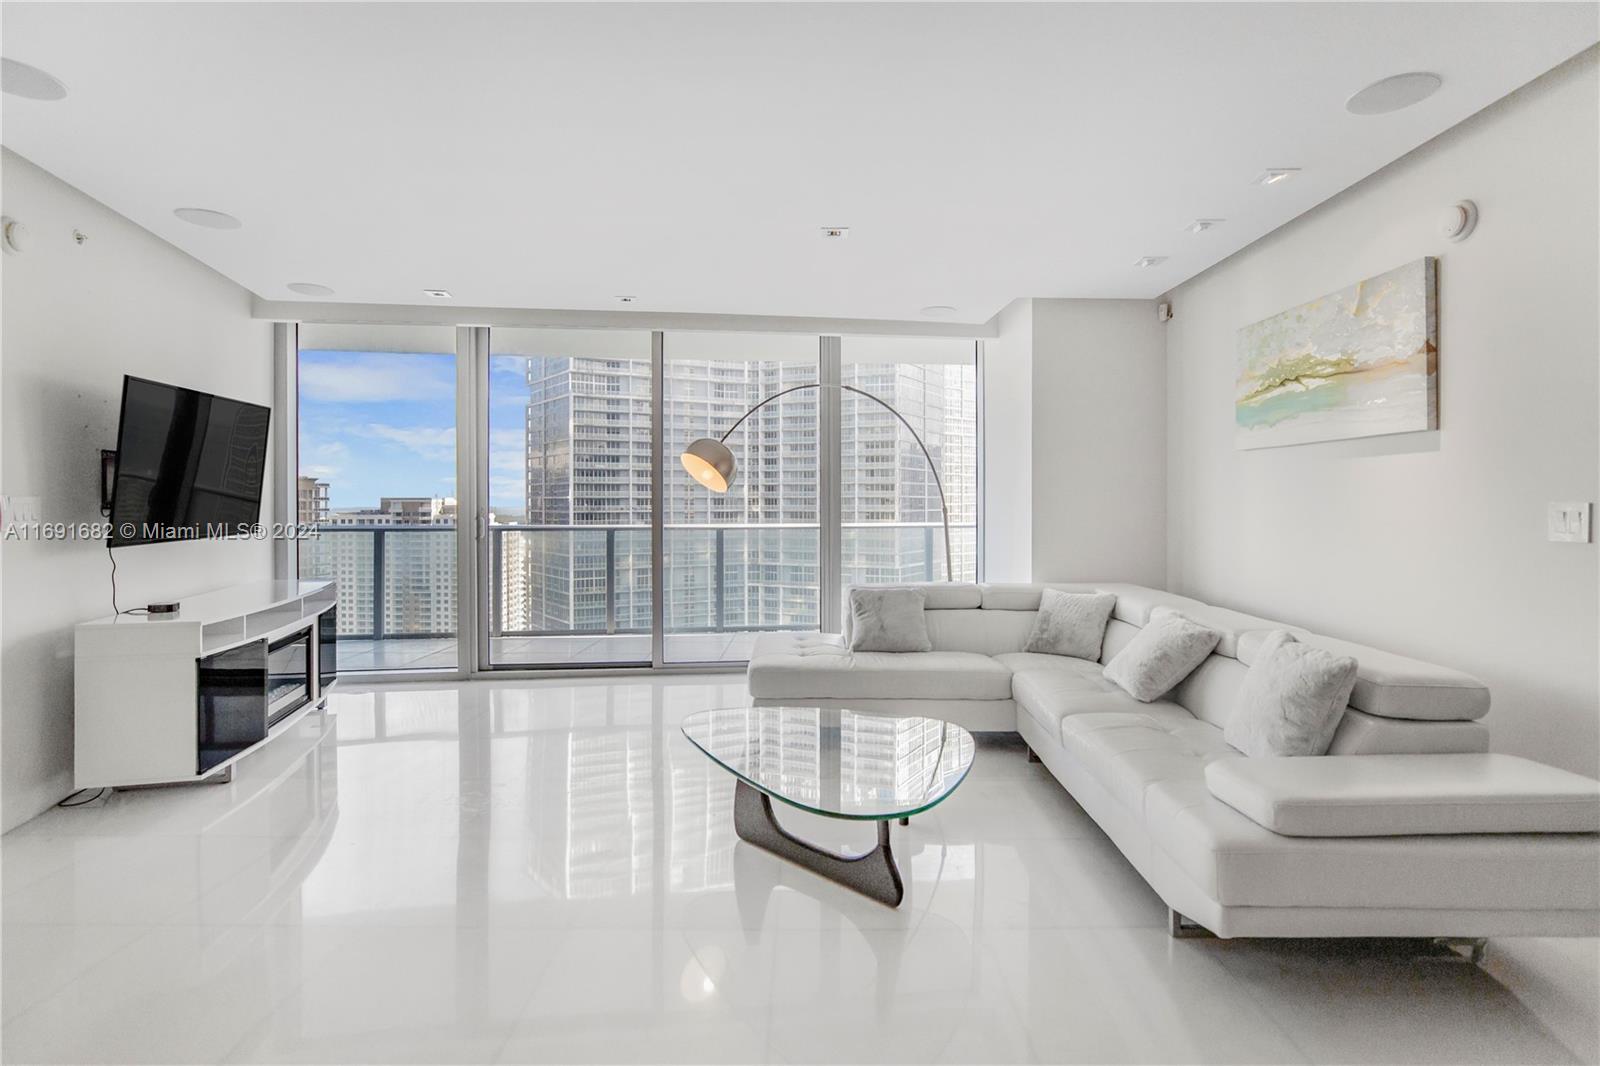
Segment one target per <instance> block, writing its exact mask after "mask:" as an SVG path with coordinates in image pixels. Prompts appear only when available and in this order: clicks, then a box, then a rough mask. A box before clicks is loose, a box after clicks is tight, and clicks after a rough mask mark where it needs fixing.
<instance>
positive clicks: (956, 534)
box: [840, 337, 978, 586]
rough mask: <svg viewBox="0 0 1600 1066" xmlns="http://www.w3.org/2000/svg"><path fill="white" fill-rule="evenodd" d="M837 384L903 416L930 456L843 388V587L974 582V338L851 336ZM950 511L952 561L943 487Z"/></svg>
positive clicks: (890, 418) (893, 421)
mask: <svg viewBox="0 0 1600 1066" xmlns="http://www.w3.org/2000/svg"><path fill="white" fill-rule="evenodd" d="M841 362H842V364H843V365H842V367H841V371H840V382H841V384H844V385H847V386H852V387H854V388H857V389H861V390H863V391H864V392H868V393H871V394H872V396H874V397H877V398H878V399H880V400H882V401H883V402H884V403H887V404H888V405H889V406H891V407H893V408H894V410H895V411H898V412H899V413H900V415H901V416H903V417H904V418H905V420H906V422H908V423H909V424H910V426H911V428H912V429H914V430H915V431H916V433H917V434H918V435H919V436H921V437H922V440H923V442H924V443H925V444H926V445H927V448H928V453H929V456H931V458H932V461H933V463H934V464H937V467H938V478H939V482H936V481H935V472H934V469H933V467H932V466H930V465H929V459H928V457H927V456H924V455H923V453H922V449H921V448H919V447H918V446H917V442H916V440H915V438H913V437H912V435H911V434H910V433H909V432H907V430H906V427H905V426H903V425H902V424H901V423H900V421H899V419H897V418H895V416H894V415H893V414H892V413H890V412H889V411H888V410H885V409H884V407H883V406H881V405H880V404H878V403H876V402H874V401H873V400H871V399H868V398H867V397H864V396H861V395H859V394H857V393H852V392H850V391H848V390H847V391H845V392H844V393H843V395H842V398H841V400H842V410H841V412H840V439H841V444H840V525H841V531H840V553H841V560H840V563H841V565H840V574H841V578H842V581H843V584H844V585H846V586H849V585H881V584H892V583H897V582H907V581H943V580H945V579H946V578H947V577H949V578H950V579H952V580H956V581H976V580H977V577H978V536H977V531H978V525H977V513H978V398H977V392H978V373H977V346H976V344H975V343H974V342H972V341H970V340H949V339H944V338H935V339H927V338H904V337H845V338H844V340H843V344H842V348H841ZM939 483H942V485H943V488H944V499H945V503H946V504H947V505H948V506H949V508H950V535H951V544H950V549H951V550H950V561H951V566H952V572H951V573H950V574H948V575H947V574H946V572H945V547H944V522H943V516H942V514H941V506H940V498H939V489H938V485H939Z"/></svg>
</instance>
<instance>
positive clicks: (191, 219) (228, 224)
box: [172, 207, 242, 229]
mask: <svg viewBox="0 0 1600 1066" xmlns="http://www.w3.org/2000/svg"><path fill="white" fill-rule="evenodd" d="M172 213H173V214H174V215H177V216H178V217H179V218H181V219H183V220H184V221H185V222H188V223H190V224H191V225H195V226H204V227H205V228H206V229H238V228H239V226H240V225H241V224H242V223H240V221H239V220H238V219H236V218H234V217H233V216H232V215H228V214H224V213H223V212H221V211H213V210H211V209H210V208H208V207H180V208H177V209H176V210H174V211H173V212H172Z"/></svg>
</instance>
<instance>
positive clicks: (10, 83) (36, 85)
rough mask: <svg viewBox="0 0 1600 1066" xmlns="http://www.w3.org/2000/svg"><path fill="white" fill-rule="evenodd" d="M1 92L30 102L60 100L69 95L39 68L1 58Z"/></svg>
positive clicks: (58, 83)
mask: <svg viewBox="0 0 1600 1066" xmlns="http://www.w3.org/2000/svg"><path fill="white" fill-rule="evenodd" d="M0 92H5V93H9V94H10V95H12V96H21V97H23V98H24V99H28V100H59V99H61V98H62V97H64V96H66V95H67V87H66V86H65V85H63V84H61V80H60V79H59V78H56V77H53V76H51V75H49V74H46V73H45V72H44V71H42V70H40V69H39V68H38V67H30V66H28V64H26V63H19V62H17V61H16V60H15V59H5V58H3V57H0Z"/></svg>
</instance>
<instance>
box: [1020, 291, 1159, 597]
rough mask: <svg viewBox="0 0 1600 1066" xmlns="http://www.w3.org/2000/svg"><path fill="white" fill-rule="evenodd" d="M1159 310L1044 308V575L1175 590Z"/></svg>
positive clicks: (1039, 377) (1038, 394) (1040, 345)
mask: <svg viewBox="0 0 1600 1066" xmlns="http://www.w3.org/2000/svg"><path fill="white" fill-rule="evenodd" d="M1164 332H1165V330H1164V327H1163V326H1162V325H1161V323H1159V322H1157V321H1156V305H1155V302H1154V301H1151V300H1034V301H1033V470H1034V485H1033V576H1034V580H1037V581H1094V580H1100V581H1131V582H1133V583H1135V584H1139V585H1153V586H1155V587H1157V588H1162V587H1165V585H1166V580H1167V563H1166V491H1167V479H1166V466H1167V463H1166V408H1167V391H1166V362H1165V358H1164V356H1165V350H1166V349H1165V338H1164Z"/></svg>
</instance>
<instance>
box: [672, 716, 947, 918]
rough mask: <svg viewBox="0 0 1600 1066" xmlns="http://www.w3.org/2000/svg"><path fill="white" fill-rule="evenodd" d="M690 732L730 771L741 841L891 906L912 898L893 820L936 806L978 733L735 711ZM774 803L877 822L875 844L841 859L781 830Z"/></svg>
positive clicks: (895, 720)
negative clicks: (893, 844)
mask: <svg viewBox="0 0 1600 1066" xmlns="http://www.w3.org/2000/svg"><path fill="white" fill-rule="evenodd" d="M683 735H684V736H686V737H688V738H689V741H690V743H692V744H693V745H694V746H695V747H697V748H699V749H700V750H701V751H703V752H704V753H705V754H706V755H707V756H709V757H710V759H711V761H712V762H714V763H716V764H717V765H718V766H720V767H722V768H723V769H724V770H726V771H728V772H729V773H730V774H732V775H733V777H734V780H735V785H734V798H733V827H734V831H735V832H737V833H738V834H739V839H741V840H745V841H748V842H750V843H751V844H754V845H755V846H756V847H758V848H762V849H764V850H766V851H770V852H772V853H773V854H774V855H777V856H780V857H781V858H784V859H788V860H789V861H790V862H792V863H795V864H796V865H798V866H803V867H805V868H806V869H808V870H811V871H812V872H814V873H817V874H820V875H821V876H823V877H826V878H829V879H830V880H833V881H837V882H838V883H839V884H841V885H845V886H847V887H849V888H853V889H855V890H856V891H857V892H860V893H862V894H863V895H866V896H870V897H872V898H873V899H875V900H878V901H879V902H880V903H886V904H888V905H889V906H891V907H898V906H899V905H900V901H901V900H902V899H904V898H905V884H904V882H903V881H902V880H901V878H900V870H899V868H898V867H896V866H895V862H894V852H893V851H891V850H890V848H889V826H890V823H891V822H896V821H898V822H899V823H900V824H901V825H906V824H908V822H909V820H910V819H911V817H912V816H913V815H916V814H921V813H922V812H923V811H926V810H928V809H930V808H932V807H934V806H935V805H937V804H938V803H939V802H940V801H941V800H943V799H944V798H945V797H946V796H948V795H950V793H952V792H954V791H955V789H956V786H957V785H959V784H961V782H962V780H963V779H964V778H965V777H966V776H967V771H968V770H970V769H971V768H972V756H973V742H972V734H971V733H968V732H967V731H966V730H965V729H962V728H961V727H960V726H958V725H953V724H951V723H949V722H941V721H939V720H938V719H936V718H900V717H892V716H889V715H879V714H863V713H859V712H856V711H845V710H828V709H822V708H817V707H729V708H726V709H723V710H714V711H699V712H697V713H695V714H691V715H689V716H688V717H687V718H685V719H684V720H683ZM773 800H778V801H779V802H781V803H787V804H789V805H790V806H791V807H798V808H799V809H800V810H802V811H809V812H811V813H812V814H820V815H823V816H825V817H828V818H844V819H849V820H852V821H862V822H877V823H878V843H877V846H876V847H874V848H873V849H872V850H871V851H869V852H867V853H866V854H864V855H838V854H835V853H834V852H831V851H827V850H824V849H822V848H819V847H817V846H816V845H814V844H810V843H807V842H806V841H804V840H801V839H800V838H799V837H796V836H794V835H792V834H791V833H789V832H787V831H786V830H785V829H784V828H783V827H782V826H780V825H779V824H778V822H777V819H776V818H775V817H774V816H773V813H772V801H773Z"/></svg>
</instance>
